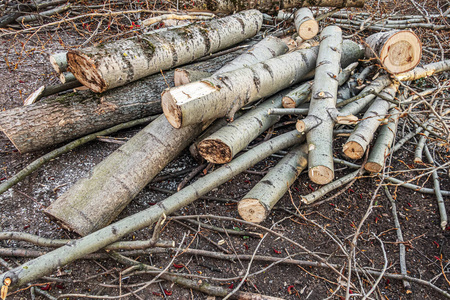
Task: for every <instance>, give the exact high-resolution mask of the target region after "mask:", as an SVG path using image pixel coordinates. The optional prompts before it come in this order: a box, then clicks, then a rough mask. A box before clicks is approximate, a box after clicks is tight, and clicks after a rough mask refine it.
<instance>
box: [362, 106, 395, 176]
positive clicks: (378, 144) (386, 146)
mask: <svg viewBox="0 0 450 300" xmlns="http://www.w3.org/2000/svg"><path fill="white" fill-rule="evenodd" d="M389 114H390V117H389V122H388V123H387V124H385V125H383V127H382V128H381V130H380V134H379V135H378V137H377V140H376V141H375V144H374V146H373V148H372V150H371V151H370V155H369V158H368V159H367V162H366V164H365V165H364V169H366V170H367V171H369V172H372V173H378V172H381V170H383V167H384V162H385V160H386V158H387V156H388V155H389V153H390V151H391V146H392V143H393V142H394V139H395V135H396V133H397V123H398V119H399V117H400V111H399V110H398V108H393V109H391V110H390V111H389Z"/></svg>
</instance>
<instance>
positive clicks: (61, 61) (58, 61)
mask: <svg viewBox="0 0 450 300" xmlns="http://www.w3.org/2000/svg"><path fill="white" fill-rule="evenodd" d="M66 55H67V51H65V52H61V53H55V54H52V55H50V58H49V60H50V64H51V65H52V67H53V69H54V70H55V71H56V73H58V74H61V73H64V72H66V71H67V56H66Z"/></svg>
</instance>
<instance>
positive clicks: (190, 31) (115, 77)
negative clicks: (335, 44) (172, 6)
mask: <svg viewBox="0 0 450 300" xmlns="http://www.w3.org/2000/svg"><path fill="white" fill-rule="evenodd" d="M261 24H262V14H261V13H260V12H259V11H257V10H248V11H244V12H241V13H237V14H235V15H231V16H228V17H225V18H222V19H218V20H213V21H211V22H207V23H203V22H199V23H193V24H191V25H188V26H186V27H181V28H174V29H169V30H166V31H163V32H161V33H158V32H155V33H150V34H144V35H141V36H137V37H134V38H130V39H125V40H120V41H115V42H112V43H108V44H104V45H100V46H97V47H88V48H84V49H81V50H73V51H69V52H68V53H67V60H68V64H69V68H70V71H71V72H72V73H73V74H74V75H75V77H76V78H77V79H78V81H80V82H81V83H82V84H83V85H84V86H87V87H88V88H90V89H91V90H93V91H94V92H104V91H106V90H109V89H112V88H114V87H117V86H121V85H125V84H127V83H129V82H132V81H135V80H138V79H140V78H142V77H145V76H148V75H151V74H154V73H158V72H160V70H167V69H170V68H173V67H176V66H179V65H183V64H186V63H189V62H192V61H194V60H196V59H198V58H200V57H202V56H205V55H207V54H209V53H212V52H215V51H218V50H221V49H225V48H227V47H230V46H232V45H234V44H237V43H239V42H242V41H243V40H245V39H247V38H250V37H252V36H254V35H255V34H256V33H257V32H258V31H259V29H260V28H261Z"/></svg>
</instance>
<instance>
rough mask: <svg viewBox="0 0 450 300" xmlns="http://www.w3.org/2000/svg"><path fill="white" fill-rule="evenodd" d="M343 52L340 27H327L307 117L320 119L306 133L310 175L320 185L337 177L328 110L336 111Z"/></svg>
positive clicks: (332, 122) (324, 32) (331, 123)
mask: <svg viewBox="0 0 450 300" xmlns="http://www.w3.org/2000/svg"><path fill="white" fill-rule="evenodd" d="M341 51H342V31H341V29H340V28H339V27H337V26H328V27H326V28H325V29H324V30H323V31H322V34H321V43H320V49H319V55H318V57H317V67H316V75H315V77H314V84H313V87H312V92H311V101H310V105H309V113H308V116H307V117H306V118H305V120H308V119H313V120H320V123H319V124H318V126H316V127H315V128H313V129H311V130H310V131H309V132H308V133H307V135H306V139H307V141H308V150H309V152H308V175H309V178H310V179H311V180H312V181H313V182H315V183H318V184H327V183H329V182H331V181H332V180H333V179H334V164H333V127H334V120H333V119H332V118H331V117H330V115H329V111H330V110H336V99H337V89H338V80H337V76H338V74H339V68H340V65H339V63H340V58H341ZM297 124H298V123H297Z"/></svg>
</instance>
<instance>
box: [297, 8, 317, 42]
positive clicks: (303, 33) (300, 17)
mask: <svg viewBox="0 0 450 300" xmlns="http://www.w3.org/2000/svg"><path fill="white" fill-rule="evenodd" d="M294 24H295V29H297V32H298V35H299V36H300V37H301V38H302V39H303V40H309V39H312V38H313V37H315V36H316V35H317V33H318V32H319V24H318V23H317V21H316V20H315V19H314V16H313V13H312V11H311V10H310V9H309V8H307V7H302V8H300V9H299V10H297V11H296V12H295V16H294Z"/></svg>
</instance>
